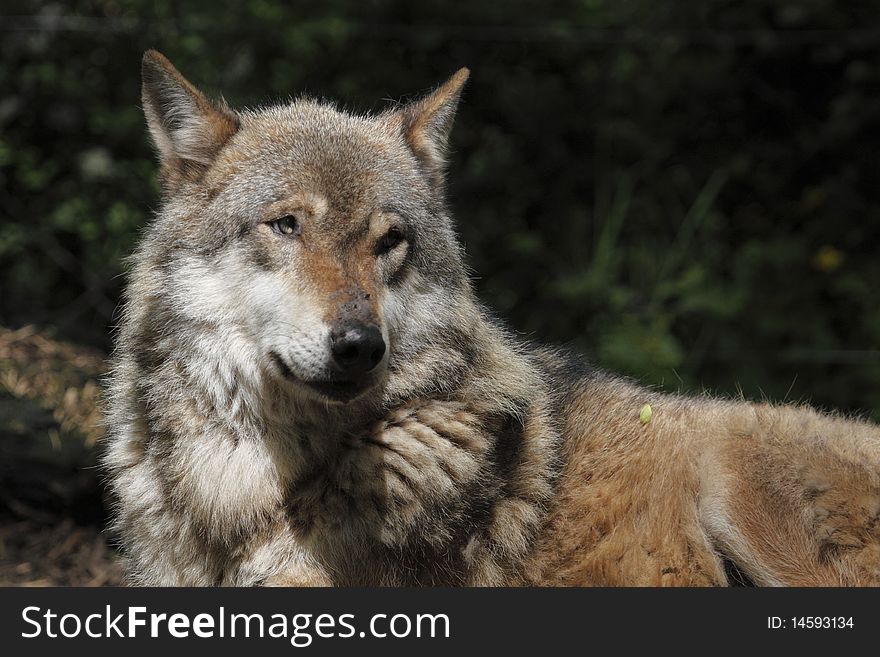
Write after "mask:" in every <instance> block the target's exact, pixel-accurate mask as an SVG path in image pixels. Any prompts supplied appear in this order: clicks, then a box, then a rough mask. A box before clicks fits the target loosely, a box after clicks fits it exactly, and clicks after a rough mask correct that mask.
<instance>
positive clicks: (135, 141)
mask: <svg viewBox="0 0 880 657" xmlns="http://www.w3.org/2000/svg"><path fill="white" fill-rule="evenodd" d="M13 4H14V3H6V4H5V5H4V7H3V10H2V11H3V14H4V15H5V17H4V18H0V52H2V64H0V213H2V225H0V322H2V323H4V324H10V325H18V324H22V323H24V322H38V323H42V324H50V325H54V326H56V327H57V328H58V329H59V330H60V331H61V332H62V333H64V334H66V335H68V336H70V337H73V338H75V339H79V340H82V341H87V342H91V343H95V344H99V345H104V346H106V344H107V342H106V335H107V325H108V323H109V322H110V321H111V316H112V313H113V309H114V307H115V304H116V300H117V297H118V294H119V289H120V286H121V284H122V279H121V278H120V277H119V276H118V274H119V273H120V271H121V270H122V265H121V258H122V256H123V255H124V254H126V253H127V252H128V251H129V250H130V248H131V244H132V241H133V239H134V238H135V236H136V235H137V231H138V229H139V228H140V227H141V226H143V225H144V223H145V222H146V221H148V219H149V216H150V212H151V210H150V209H151V208H154V207H155V206H156V204H157V188H156V185H155V183H154V164H153V159H152V154H151V152H150V149H149V145H148V142H147V137H146V133H145V129H144V125H143V119H142V117H141V114H140V110H139V107H138V105H139V99H138V95H139V80H138V71H139V59H140V56H141V53H142V51H143V50H144V49H146V48H147V47H156V48H159V49H160V50H162V51H163V52H165V54H167V55H168V56H169V57H170V58H171V60H172V61H174V62H175V64H177V65H178V67H179V68H180V69H181V70H182V71H183V72H184V74H185V75H187V76H188V77H189V78H190V79H192V80H193V81H195V82H196V83H198V84H200V85H201V86H203V88H205V89H206V90H208V91H209V92H213V93H218V92H220V91H221V90H222V91H223V93H225V94H226V97H227V99H228V100H229V101H230V102H231V103H232V104H258V103H261V102H265V101H267V100H271V99H279V98H280V99H283V98H285V97H287V96H289V95H294V94H298V93H301V92H304V91H305V92H309V93H311V94H314V95H319V96H327V97H332V98H338V99H340V100H341V101H343V102H344V103H345V105H346V106H348V107H352V108H355V109H358V110H368V109H377V108H379V107H381V103H380V102H378V99H382V98H386V99H387V98H391V99H395V100H397V99H400V98H401V96H402V94H405V93H413V92H417V91H419V90H423V89H425V88H426V87H428V86H429V85H431V84H435V83H439V82H440V81H441V80H443V79H444V78H445V77H446V76H447V75H449V74H450V73H452V72H453V71H454V70H455V69H456V68H457V67H459V66H461V65H468V66H470V67H471V68H472V70H473V77H472V80H471V82H470V86H469V88H468V89H467V90H466V92H465V98H464V103H463V105H462V109H461V112H460V115H459V119H458V122H457V127H456V130H455V133H454V137H453V148H454V153H453V158H452V173H451V176H450V181H451V190H450V193H451V204H452V207H453V209H454V211H455V213H456V215H457V217H458V219H459V222H460V226H461V232H462V236H463V238H464V241H465V243H466V245H467V248H468V252H469V257H470V264H471V266H472V267H473V269H474V272H475V274H476V275H477V277H478V278H477V285H478V288H479V291H480V294H481V296H482V298H484V299H485V301H486V302H487V303H488V304H489V305H491V306H492V307H494V308H495V309H496V311H497V312H498V314H499V315H501V316H503V317H505V318H507V319H508V320H509V322H510V323H511V324H512V326H514V327H515V328H516V329H518V330H520V331H522V332H523V333H525V334H526V335H528V336H530V337H532V338H534V339H535V340H539V341H555V342H573V343H574V344H575V345H576V346H577V347H578V348H579V349H581V350H583V351H585V352H587V353H588V354H590V355H591V357H593V358H594V359H596V360H597V361H598V362H599V363H601V364H602V365H604V366H606V367H609V368H612V369H615V370H619V371H624V372H627V373H630V374H633V375H635V376H637V377H639V378H641V379H642V380H644V381H648V382H653V383H660V384H663V385H665V386H666V387H669V388H671V389H679V388H680V389H683V390H688V391H698V390H700V389H702V388H704V387H705V388H709V389H711V390H714V391H719V392H724V393H733V394H735V393H737V392H738V391H739V390H742V392H743V393H744V394H745V395H746V396H748V397H752V398H760V397H762V396H767V397H769V398H772V399H783V398H787V399H789V400H792V399H794V400H800V399H803V400H808V401H812V402H813V403H816V404H819V405H821V406H825V407H837V408H841V409H844V410H847V411H857V412H863V413H867V414H873V416H874V417H875V418H880V296H878V287H880V193H878V189H880V184H878V183H880V180H878V166H877V163H876V161H875V160H876V158H877V154H878V152H880V5H878V4H877V3H876V2H870V3H869V2H857V1H854V0H846V1H844V0H792V1H785V0H751V1H748V2H730V1H725V2H722V1H720V0H706V1H704V2H700V3H689V2H656V0H580V1H577V2H575V1H574V0H568V1H564V2H554V3H547V2H537V1H529V0H520V1H517V2H505V3H489V2H485V3H478V2H471V3H450V2H447V1H445V0H444V1H441V0H420V1H419V2H417V3H413V2H404V1H403V0H396V1H391V0H374V1H370V2H363V1H361V2H353V1H352V2H342V1H340V0H327V1H324V2H322V3H308V2H281V1H275V0H271V1H270V0H252V1H250V2H242V3H237V4H232V3H216V2H208V1H207V0H201V1H197V2H187V3H174V2H170V1H160V2H154V1H150V2H146V1H144V0H117V1H107V2H81V1H80V2H70V3H65V4H64V5H61V4H48V3H39V2H25V3H19V6H18V7H14V6H13ZM230 5H232V6H230Z"/></svg>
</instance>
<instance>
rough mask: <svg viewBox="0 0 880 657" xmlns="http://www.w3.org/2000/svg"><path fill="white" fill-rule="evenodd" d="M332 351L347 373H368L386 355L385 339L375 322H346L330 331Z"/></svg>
mask: <svg viewBox="0 0 880 657" xmlns="http://www.w3.org/2000/svg"><path fill="white" fill-rule="evenodd" d="M330 351H331V353H332V354H333V360H334V361H336V365H337V366H338V367H339V369H340V370H342V372H343V373H345V374H354V375H357V374H366V373H367V372H369V371H370V370H372V369H373V368H374V367H376V365H378V364H379V362H380V361H381V360H382V356H384V355H385V340H383V339H382V332H381V331H380V330H379V327H378V326H376V325H375V324H365V323H364V322H346V323H345V324H342V325H341V326H339V327H337V328H335V329H333V330H332V331H331V332H330Z"/></svg>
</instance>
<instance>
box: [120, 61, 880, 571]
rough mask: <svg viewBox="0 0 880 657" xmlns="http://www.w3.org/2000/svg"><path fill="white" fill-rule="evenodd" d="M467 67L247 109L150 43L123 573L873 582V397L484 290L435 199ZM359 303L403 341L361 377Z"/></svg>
mask: <svg viewBox="0 0 880 657" xmlns="http://www.w3.org/2000/svg"><path fill="white" fill-rule="evenodd" d="M466 78H467V71H466V70H464V69H463V70H462V71H460V72H459V73H457V74H456V75H455V76H453V77H452V78H451V79H450V81H449V82H447V83H446V84H445V85H442V86H441V87H439V88H438V89H437V90H436V91H434V92H433V93H431V94H429V95H428V96H426V97H425V98H423V99H420V100H417V101H415V102H413V103H410V104H408V105H405V106H403V107H398V108H393V109H391V110H389V111H388V112H385V113H383V114H380V115H378V116H367V117H360V116H353V115H350V114H345V113H343V112H339V111H337V110H336V109H334V108H333V107H330V106H328V105H326V104H320V103H315V102H313V101H308V100H298V101H294V102H293V103H291V104H290V105H286V106H277V107H269V108H266V109H263V110H259V111H250V112H248V111H245V112H233V111H232V110H230V109H229V108H227V107H226V106H225V105H222V104H216V103H212V102H210V101H208V100H207V99H206V98H205V97H204V96H203V95H202V94H201V92H199V91H198V90H196V89H195V87H193V86H192V85H191V84H190V83H189V82H187V81H186V80H185V79H184V78H183V77H182V76H181V75H180V73H178V72H177V71H176V70H175V69H174V68H173V67H172V66H171V64H170V63H168V61H167V60H166V59H165V58H164V57H162V56H161V55H159V54H158V53H148V54H147V55H146V56H145V58H144V93H143V98H144V106H145V107H144V109H145V113H146V116H147V121H148V125H149V127H150V131H151V134H152V136H153V140H154V142H155V143H156V146H157V150H158V153H159V157H160V164H161V176H162V179H163V189H164V198H163V206H162V209H161V211H160V212H159V214H158V216H157V218H156V220H155V221H154V222H153V224H152V225H151V226H150V227H149V228H148V230H147V231H146V233H145V236H144V239H143V240H142V242H141V244H140V245H139V247H138V250H137V252H136V253H135V255H134V256H133V259H132V263H133V267H132V272H131V276H130V282H129V286H128V289H127V292H126V303H125V310H124V314H123V321H122V327H121V331H120V335H119V338H118V343H117V349H116V353H115V355H114V368H113V373H112V375H111V377H110V380H109V385H108V409H107V411H108V413H107V414H108V418H109V423H110V437H109V441H108V445H107V451H106V456H105V466H106V469H107V472H108V475H109V479H110V483H111V490H112V492H113V493H114V495H115V496H116V500H117V503H116V510H117V517H116V523H115V529H116V531H117V532H118V534H119V536H120V537H121V540H122V543H123V546H124V548H125V551H126V554H127V557H128V562H129V571H130V578H131V580H132V581H133V582H134V583H140V584H163V585H165V584H190V585H193V584H197V585H206V584H208V585H210V584H236V585H254V584H265V585H309V586H313V585H330V584H334V585H352V584H354V585H359V584H361V585H362V584H382V585H414V584H447V585H448V584H455V585H458V584H467V585H553V584H564V585H652V586H654V585H723V584H727V583H729V581H728V579H729V572H731V569H732V568H734V567H735V568H738V569H739V571H740V572H742V573H744V574H745V576H747V577H748V578H750V579H751V580H753V581H754V582H755V583H757V584H767V585H776V584H790V585H799V584H806V585H818V584H845V585H868V584H878V583H880V528H878V514H880V430H878V428H877V427H876V426H874V425H870V424H866V423H862V422H857V421H852V420H846V419H843V418H837V417H833V416H828V415H822V414H819V413H817V412H815V411H813V410H811V409H809V408H806V407H802V408H796V407H785V406H782V407H780V406H770V405H761V404H749V403H746V402H743V401H726V400H717V399H710V398H686V397H682V396H676V395H664V394H662V393H658V392H654V391H650V390H646V389H644V388H641V387H639V386H637V385H635V384H633V383H631V382H628V381H625V380H622V379H620V378H617V377H614V376H611V375H608V374H605V373H602V372H598V371H595V370H592V369H590V368H589V367H587V366H585V365H583V364H580V363H579V360H578V359H577V358H576V357H571V356H569V355H565V354H561V353H557V352H554V351H552V350H545V349H539V348H536V347H534V346H532V345H527V344H523V343H522V342H520V341H519V340H517V339H515V338H514V337H513V336H511V335H509V334H508V333H507V332H506V331H505V330H504V329H503V328H502V327H500V326H499V325H498V324H497V323H496V322H495V321H493V320H492V319H490V318H489V316H488V314H487V313H486V312H485V311H484V309H483V308H482V306H481V305H480V304H479V302H478V301H477V300H476V298H475V296H474V293H473V290H472V287H471V285H470V281H469V280H468V278H467V276H466V273H465V272H466V268H465V264H464V259H463V255H462V250H461V247H460V245H459V243H458V241H457V238H456V236H455V231H454V227H453V223H452V221H451V219H450V217H449V215H448V211H447V209H446V205H445V199H444V185H443V172H444V168H445V162H444V154H445V147H446V143H447V140H448V134H449V130H450V128H451V124H452V118H453V115H454V112H455V107H456V104H457V101H458V98H459V95H460V93H461V89H462V86H463V84H464V81H465V79H466ZM281 217H287V218H292V221H294V223H295V226H296V230H295V231H293V232H289V233H284V234H282V233H281V232H280V231H279V230H278V227H277V222H276V220H277V219H279V218H281ZM291 225H294V224H291ZM392 235H396V238H395V239H393V240H392V239H390V236H392ZM397 238H399V239H397ZM388 245H390V246H388ZM353 321H356V322H362V323H369V324H370V325H374V326H375V327H377V330H381V334H382V340H383V345H385V346H387V349H386V350H385V351H384V352H383V355H382V358H381V362H380V363H379V364H377V365H375V366H374V367H373V369H371V370H370V371H369V372H368V373H366V374H364V375H363V376H360V375H359V377H358V378H357V380H353V379H348V378H345V376H343V374H340V371H339V367H338V365H337V364H336V363H335V362H334V360H333V358H334V357H333V356H332V355H331V351H330V348H329V344H330V341H331V339H330V338H328V335H332V329H333V327H334V326H338V325H339V324H340V323H343V322H353ZM376 353H378V352H376ZM646 403H649V404H651V406H652V407H653V417H652V418H651V420H650V422H648V423H647V424H642V422H640V419H639V411H640V409H641V408H642V407H643V406H644V405H645V404H646Z"/></svg>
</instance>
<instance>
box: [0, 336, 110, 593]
mask: <svg viewBox="0 0 880 657" xmlns="http://www.w3.org/2000/svg"><path fill="white" fill-rule="evenodd" d="M103 368H104V355H103V354H101V353H98V352H95V351H92V350H89V349H84V348H82V347H78V346H76V345H71V344H68V343H64V342H60V341H57V340H53V339H52V338H51V337H50V336H49V335H47V334H46V333H44V332H40V331H38V330H36V329H34V328H32V327H25V328H22V329H19V330H15V331H12V330H9V329H5V328H2V327H0V586H69V585H76V586H106V585H120V584H122V568H121V564H120V560H119V557H118V555H117V554H116V552H115V550H114V549H113V548H112V546H111V545H110V544H109V542H108V540H107V538H106V536H105V534H104V532H103V528H104V527H105V526H106V520H107V513H106V501H105V500H104V498H103V493H102V489H101V485H100V476H99V471H98V469H97V452H98V449H99V443H100V440H101V437H102V436H103V428H102V422H101V414H100V411H99V409H98V397H99V393H100V385H99V377H100V376H101V374H102V372H103Z"/></svg>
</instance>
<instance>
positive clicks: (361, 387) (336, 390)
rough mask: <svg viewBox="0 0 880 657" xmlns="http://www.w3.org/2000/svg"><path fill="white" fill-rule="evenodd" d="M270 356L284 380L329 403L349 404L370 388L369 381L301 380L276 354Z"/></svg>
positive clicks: (272, 353)
mask: <svg viewBox="0 0 880 657" xmlns="http://www.w3.org/2000/svg"><path fill="white" fill-rule="evenodd" d="M270 356H271V358H272V361H273V362H274V363H275V365H276V366H277V367H278V369H279V371H280V372H281V374H282V375H283V376H284V378H285V379H287V380H289V381H293V382H294V383H296V384H298V385H302V386H305V387H307V388H310V389H311V390H313V391H314V392H316V393H318V394H319V395H321V396H322V397H326V398H327V399H330V400H331V401H338V402H342V403H346V402H350V401H352V400H353V399H354V398H355V397H357V396H358V395H360V394H361V393H363V392H365V391H366V390H367V389H368V388H369V387H370V383H369V380H367V381H354V380H350V379H324V380H320V379H303V378H301V377H299V376H297V375H296V374H294V373H293V370H291V369H290V366H288V364H287V363H286V362H285V361H284V359H283V358H282V357H281V356H280V355H279V354H278V353H276V352H274V351H273V352H271V353H270Z"/></svg>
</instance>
